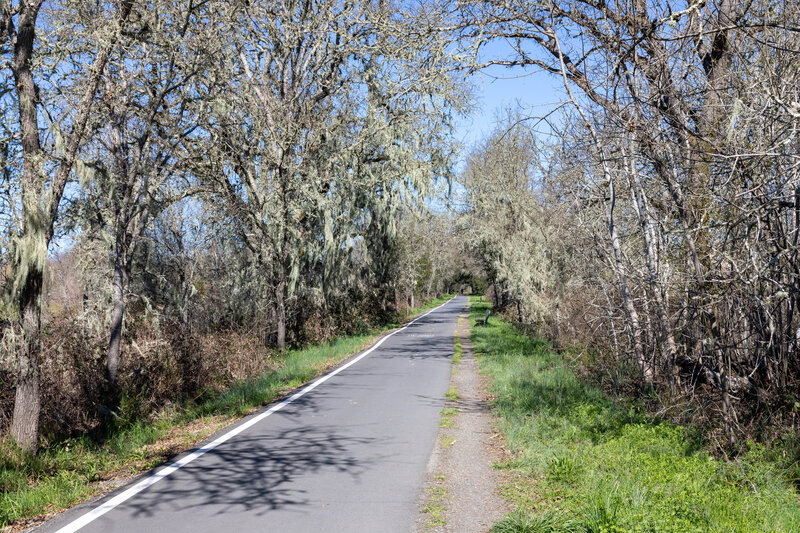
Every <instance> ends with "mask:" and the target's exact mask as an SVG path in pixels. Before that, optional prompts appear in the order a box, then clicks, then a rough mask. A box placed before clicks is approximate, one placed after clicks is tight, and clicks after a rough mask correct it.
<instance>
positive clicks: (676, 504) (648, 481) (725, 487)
mask: <svg viewBox="0 0 800 533" xmlns="http://www.w3.org/2000/svg"><path fill="white" fill-rule="evenodd" d="M487 305H489V304H486V303H480V302H473V304H472V318H473V319H477V318H482V317H483V315H484V313H485V309H486V306H487ZM493 316H494V315H493ZM472 342H473V346H474V347H475V352H476V355H477V357H478V360H479V364H480V367H481V371H482V372H483V373H484V374H485V375H486V376H488V377H489V378H490V392H492V393H493V394H494V395H496V397H497V399H496V401H495V405H496V411H495V412H496V413H497V414H498V416H500V418H501V420H500V422H499V427H500V430H501V431H502V433H503V435H504V437H505V442H506V444H507V446H508V447H509V449H510V450H511V451H512V452H513V454H514V459H513V460H512V461H511V462H510V463H506V464H505V465H504V466H505V467H507V468H510V469H511V470H512V471H513V473H514V475H515V476H518V477H519V478H522V479H527V480H529V481H528V482H520V483H514V484H513V486H507V487H505V488H504V494H505V495H506V496H507V497H511V498H512V500H513V501H514V503H515V504H516V505H517V507H518V511H517V512H516V513H514V514H513V515H511V516H509V517H508V518H506V519H505V520H504V521H502V522H500V523H498V524H497V525H496V526H495V529H494V530H493V531H494V532H495V533H502V532H506V531H572V530H575V531H609V532H612V531H625V532H627V531H675V532H695V531H696V532H701V531H702V532H705V531H720V532H742V533H744V532H754V531H800V501H798V495H797V493H796V492H795V491H794V490H793V488H792V486H791V485H790V484H789V483H787V482H786V481H785V479H784V476H782V475H781V472H780V471H779V470H778V466H777V463H775V462H772V461H769V460H767V459H765V454H764V453H763V451H761V450H762V448H760V447H758V446H754V447H753V450H752V451H751V453H748V454H745V455H744V456H743V457H742V458H740V459H739V460H737V461H734V462H724V461H720V460H717V459H715V458H714V457H712V456H711V455H710V454H709V453H707V452H706V451H705V450H704V448H703V446H702V442H701V440H700V438H699V437H698V435H697V434H696V433H695V432H693V431H691V430H690V429H687V428H683V427H676V426H672V425H670V424H667V423H661V422H658V421H655V420H652V419H650V418H649V417H648V416H646V415H644V414H642V413H641V412H639V411H637V410H635V409H633V408H628V407H623V406H620V405H619V404H617V403H615V402H613V401H611V400H610V399H609V398H608V397H607V396H606V395H605V394H604V393H603V392H602V391H601V390H600V389H598V388H596V387H593V386H590V385H588V384H586V383H583V382H581V381H580V380H578V379H577V377H576V375H575V373H574V371H573V369H572V368H571V367H570V365H569V364H567V362H566V361H565V360H564V358H563V357H562V356H561V355H560V354H557V353H555V351H553V350H552V349H551V348H550V347H549V346H548V344H547V343H546V342H544V341H542V340H540V339H531V338H528V337H526V336H524V335H522V334H520V333H519V332H517V331H516V330H515V329H514V328H513V327H512V326H511V325H510V324H508V323H506V322H503V321H502V320H500V319H499V318H494V320H492V321H490V323H489V324H488V325H486V326H478V327H475V328H473V330H472ZM512 483H513V482H512ZM576 528H577V529H576Z"/></svg>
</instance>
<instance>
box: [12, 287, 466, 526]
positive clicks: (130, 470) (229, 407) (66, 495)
mask: <svg viewBox="0 0 800 533" xmlns="http://www.w3.org/2000/svg"><path fill="white" fill-rule="evenodd" d="M451 297H452V295H445V297H443V298H440V299H435V300H432V301H430V302H427V303H426V304H425V305H423V306H422V307H420V308H418V309H416V310H414V311H413V312H411V313H409V314H408V315H407V317H406V318H410V317H412V316H415V315H418V314H420V313H422V312H424V311H426V310H428V309H431V308H433V307H435V306H437V305H440V304H442V303H444V302H446V301H447V300H449V299H450V298H451ZM396 326H397V324H393V325H390V326H387V327H386V328H383V329H381V330H376V331H371V332H367V333H364V334H361V335H355V336H352V337H343V338H340V339H337V340H335V341H332V342H330V343H327V344H323V345H319V346H310V347H307V348H303V349H300V350H290V351H288V352H286V354H285V356H284V357H283V358H281V359H280V362H279V364H278V365H277V366H276V368H274V369H273V370H271V371H270V372H268V373H266V374H263V375H261V376H257V377H254V378H253V379H251V380H248V381H245V382H241V383H239V384H237V385H236V386H234V387H232V388H230V389H229V390H227V391H226V392H224V393H222V394H220V395H219V396H217V397H215V398H211V399H208V400H206V401H205V402H203V403H200V404H193V405H183V406H180V407H178V408H176V409H173V410H172V411H170V412H165V413H164V414H163V415H162V416H161V417H160V418H159V419H158V420H154V421H140V422H136V423H133V424H131V425H128V426H127V427H125V428H121V429H119V430H117V431H116V432H114V433H113V434H112V435H110V436H109V438H108V439H106V440H105V442H103V443H102V444H98V443H96V442H93V441H92V440H90V439H89V438H86V437H82V438H75V439H67V440H63V441H61V442H59V443H57V444H55V445H53V446H50V447H48V448H46V449H43V450H41V451H40V453H39V455H38V456H37V457H30V456H25V455H23V454H21V453H20V452H19V451H18V450H17V449H16V447H15V446H13V445H12V444H11V443H10V442H9V441H8V439H5V440H2V441H0V529H3V530H4V531H5V530H8V529H11V527H13V528H14V529H21V528H22V527H28V526H30V525H33V524H35V523H37V522H39V521H41V520H42V518H43V517H46V516H48V515H50V514H53V513H56V512H58V511H61V510H63V509H66V508H68V507H70V506H72V505H75V504H77V503H79V502H82V501H85V500H86V499H88V498H91V497H93V496H95V495H98V494H102V493H104V492H107V491H109V490H111V489H113V488H115V487H116V486H118V485H119V484H121V483H122V482H124V481H125V480H126V479H129V478H131V477H133V476H135V475H137V474H139V473H141V472H144V471H147V470H149V469H150V468H153V467H155V466H157V465H158V464H160V463H162V462H164V461H165V460H168V459H169V458H170V457H172V456H174V455H176V454H178V453H181V452H182V451H184V450H186V449H187V448H191V447H192V446H194V445H195V444H196V443H198V442H200V441H202V440H203V439H205V438H206V437H208V436H209V435H211V434H212V433H214V432H215V431H218V430H220V429H222V428H223V427H225V426H227V425H229V424H231V423H232V422H234V421H236V420H237V419H238V418H240V417H242V416H244V415H246V414H248V413H251V412H253V411H254V410H256V409H258V408H260V407H262V406H263V405H266V404H268V403H270V402H272V401H273V400H275V399H277V398H279V397H280V396H282V395H284V394H286V393H287V392H288V391H290V390H291V389H293V388H295V387H298V386H299V385H302V384H303V383H305V382H306V381H309V380H311V379H313V378H315V377H317V376H319V375H321V374H323V373H325V372H326V371H327V370H329V369H330V368H332V367H333V366H335V365H337V364H338V363H340V362H341V361H343V360H344V359H346V358H348V357H349V356H350V355H352V354H354V353H356V352H359V351H361V350H362V349H364V348H365V347H367V346H368V345H370V344H372V343H373V342H374V341H375V340H376V339H377V337H378V336H380V335H381V334H383V333H385V332H386V331H388V330H389V329H392V328H393V327H396ZM9 526H11V527H9Z"/></svg>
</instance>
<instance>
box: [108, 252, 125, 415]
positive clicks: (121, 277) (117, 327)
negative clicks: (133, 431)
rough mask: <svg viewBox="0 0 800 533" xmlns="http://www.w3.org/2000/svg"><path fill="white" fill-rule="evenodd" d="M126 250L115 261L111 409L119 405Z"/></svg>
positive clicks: (110, 378)
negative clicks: (118, 376) (118, 380)
mask: <svg viewBox="0 0 800 533" xmlns="http://www.w3.org/2000/svg"><path fill="white" fill-rule="evenodd" d="M124 255H125V252H124V251H122V250H118V251H117V258H116V260H115V261H114V281H113V291H112V295H111V302H112V309H111V335H110V339H109V343H108V354H107V356H106V388H107V391H106V392H107V394H108V399H107V401H109V403H110V404H109V405H108V406H107V407H108V408H110V409H116V408H117V407H118V405H119V385H118V383H117V373H118V369H119V355H120V346H121V344H122V325H123V322H124V320H125V291H126V290H127V287H128V277H129V276H128V272H127V268H126V265H125V264H124V261H125V259H124Z"/></svg>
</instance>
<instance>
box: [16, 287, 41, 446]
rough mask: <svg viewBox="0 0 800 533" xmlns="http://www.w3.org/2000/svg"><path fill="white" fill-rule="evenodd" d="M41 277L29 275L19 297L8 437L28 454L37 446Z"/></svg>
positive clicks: (39, 404)
mask: <svg viewBox="0 0 800 533" xmlns="http://www.w3.org/2000/svg"><path fill="white" fill-rule="evenodd" d="M42 277H43V276H42V272H41V271H39V272H34V273H31V274H29V276H28V280H27V283H26V285H25V287H24V289H23V292H22V295H21V297H20V300H21V310H20V314H21V326H22V332H23V344H22V347H21V349H20V352H19V353H18V354H17V390H16V393H15V396H14V417H13V419H12V421H11V437H12V438H13V439H14V441H15V442H16V443H17V444H18V445H19V447H20V448H22V449H23V450H25V451H27V452H31V453H35V452H36V450H37V448H38V445H39V411H40V410H41V394H40V391H39V387H40V385H39V365H40V363H41V351H42V350H41V345H40V342H41V341H40V336H39V333H40V329H41V302H40V296H41V291H42Z"/></svg>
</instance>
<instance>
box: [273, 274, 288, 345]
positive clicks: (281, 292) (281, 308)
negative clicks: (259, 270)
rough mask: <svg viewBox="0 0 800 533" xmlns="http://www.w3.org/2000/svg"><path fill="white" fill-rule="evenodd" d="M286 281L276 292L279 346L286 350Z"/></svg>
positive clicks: (282, 282)
mask: <svg viewBox="0 0 800 533" xmlns="http://www.w3.org/2000/svg"><path fill="white" fill-rule="evenodd" d="M285 292H286V280H285V279H284V280H281V282H280V283H278V287H277V288H276V290H275V320H276V322H277V328H278V339H277V346H278V349H279V350H285V349H286V295H285Z"/></svg>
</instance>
